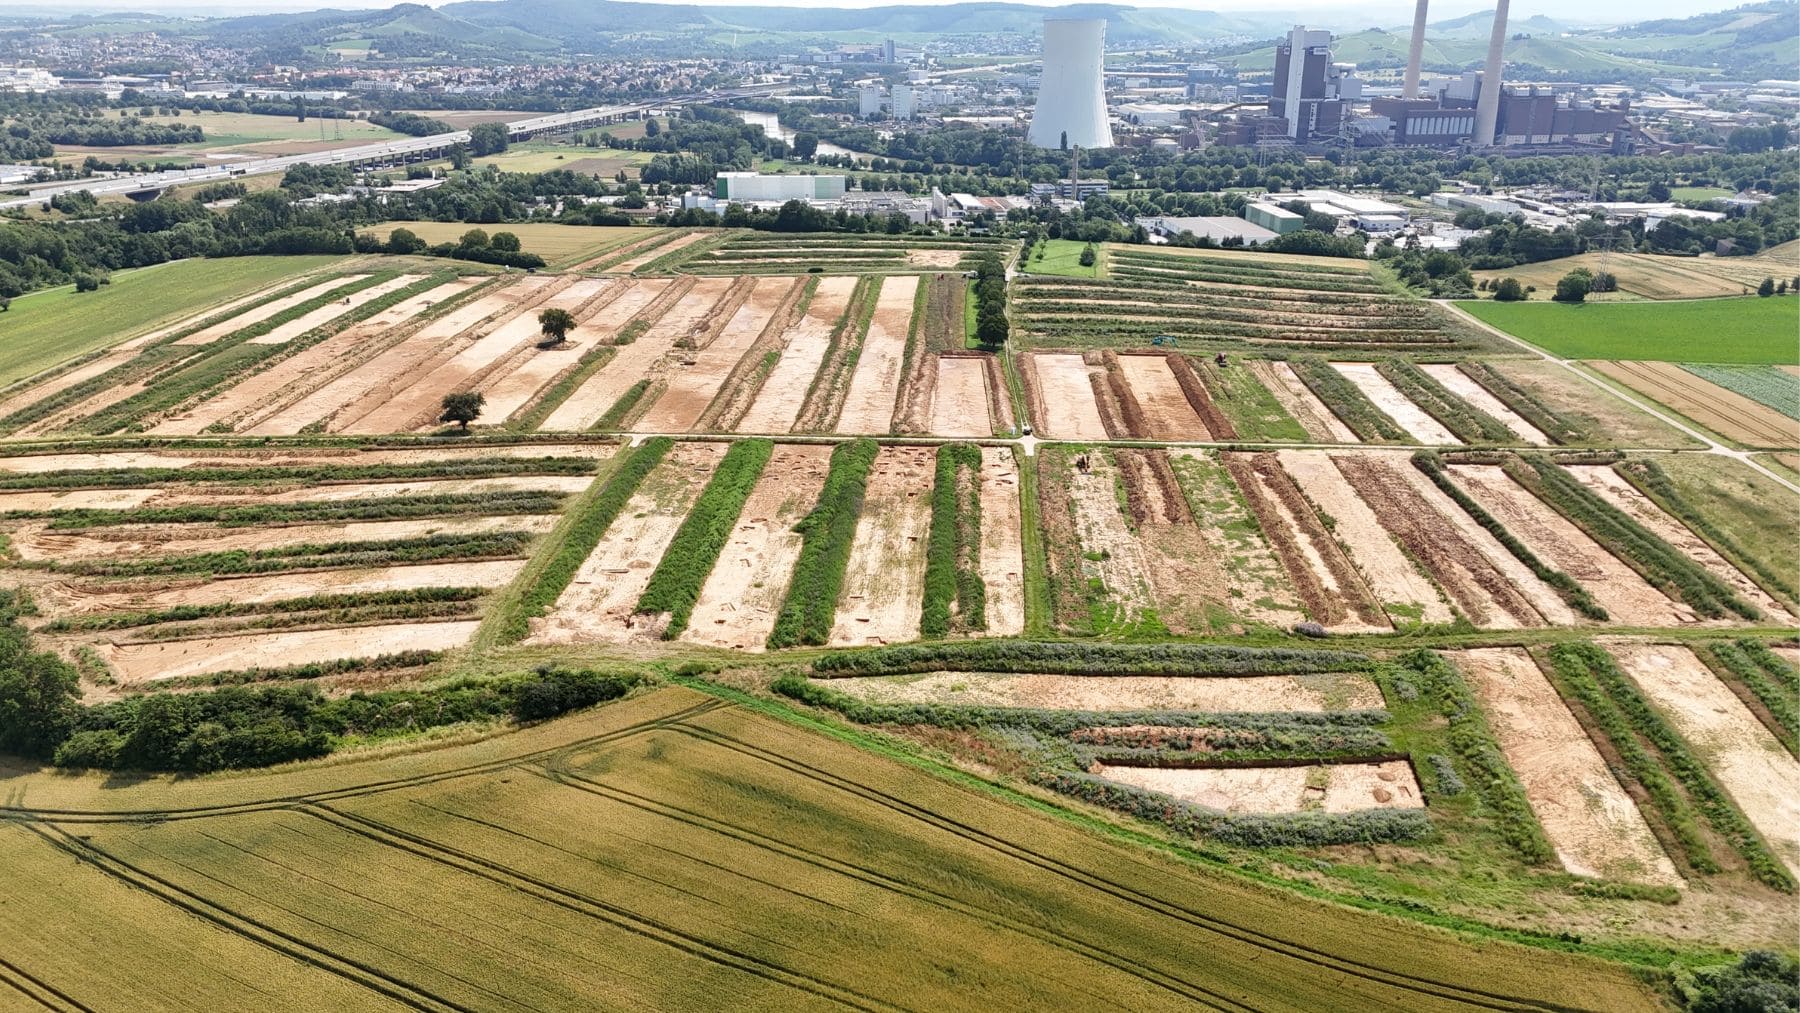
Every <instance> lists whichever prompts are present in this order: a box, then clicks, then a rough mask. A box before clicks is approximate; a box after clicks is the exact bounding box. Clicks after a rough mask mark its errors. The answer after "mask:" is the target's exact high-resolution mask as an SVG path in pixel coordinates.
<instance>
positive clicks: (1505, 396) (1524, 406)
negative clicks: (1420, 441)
mask: <svg viewBox="0 0 1800 1013" xmlns="http://www.w3.org/2000/svg"><path fill="white" fill-rule="evenodd" d="M1456 368H1458V369H1460V370H1462V372H1463V375H1465V376H1467V377H1468V378H1469V379H1471V380H1473V381H1475V382H1476V383H1478V384H1480V385H1481V387H1482V388H1483V389H1484V390H1486V391H1487V392H1488V393H1489V394H1492V395H1494V397H1496V398H1498V399H1499V401H1500V403H1501V404H1503V405H1505V406H1506V407H1508V408H1511V409H1512V410H1513V411H1514V413H1516V414H1517V415H1518V416H1519V417H1520V418H1522V419H1524V420H1525V421H1527V422H1529V423H1531V424H1532V425H1534V426H1536V427H1537V429H1538V431H1539V432H1541V433H1543V434H1544V435H1545V436H1547V437H1549V438H1550V441H1551V442H1552V443H1579V442H1581V441H1582V440H1584V439H1586V438H1587V430H1586V429H1585V428H1584V427H1583V426H1581V425H1580V424H1578V423H1577V422H1575V420H1574V419H1571V418H1569V417H1568V416H1567V415H1564V414H1563V413H1561V412H1559V411H1556V410H1555V409H1553V408H1551V407H1550V406H1549V405H1546V404H1544V402H1542V401H1540V400H1538V397H1537V395H1535V394H1533V393H1532V392H1531V391H1529V390H1526V389H1525V388H1524V387H1522V386H1520V385H1519V384H1517V383H1514V382H1513V381H1512V380H1510V379H1508V378H1507V377H1505V376H1503V375H1501V373H1500V371H1499V370H1497V369H1495V368H1494V367H1493V366H1491V365H1489V364H1488V363H1486V362H1483V361H1481V360H1480V359H1465V360H1464V361H1462V362H1460V363H1458V364H1457V367H1456Z"/></svg>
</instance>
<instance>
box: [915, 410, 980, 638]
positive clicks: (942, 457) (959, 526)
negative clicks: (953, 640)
mask: <svg viewBox="0 0 1800 1013" xmlns="http://www.w3.org/2000/svg"><path fill="white" fill-rule="evenodd" d="M980 475H981V448H980V447H977V446H975V445H974V444H972V443H947V444H945V445H944V446H941V447H939V448H938V453H937V475H936V480H935V483H934V484H933V486H932V490H931V533H930V535H929V537H928V538H927V541H926V549H925V602H924V608H923V610H922V613H921V615H920V619H919V632H920V633H921V634H922V635H923V636H925V637H926V638H928V639H938V638H941V637H944V636H946V635H947V634H948V633H949V632H950V629H951V626H952V625H953V623H954V625H956V626H958V627H960V628H962V629H968V630H984V629H986V628H987V585H986V583H984V582H983V581H982V579H981V565H980V564H981V479H980ZM953 617H954V618H953Z"/></svg>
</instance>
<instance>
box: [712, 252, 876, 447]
mask: <svg viewBox="0 0 1800 1013" xmlns="http://www.w3.org/2000/svg"><path fill="white" fill-rule="evenodd" d="M856 283H857V279H856V278H854V277H850V276H836V277H831V278H822V279H820V280H819V285H818V288H817V289H815V290H814V292H813V297H812V301H811V302H809V303H808V304H807V306H806V313H805V315H804V316H802V317H801V318H800V319H799V321H797V322H796V323H795V324H794V325H793V326H792V327H790V328H788V331H787V334H785V335H783V341H784V347H783V349H782V352H781V358H780V360H779V361H777V362H776V363H775V368H774V369H772V370H770V371H769V377H768V379H767V380H765V381H763V385H762V390H760V391H758V392H757V395H756V400H755V401H754V402H752V403H751V405H750V410H749V411H747V412H745V413H744V417H743V418H742V419H740V420H738V424H737V431H738V432H740V433H785V432H788V431H790V430H792V429H793V428H794V423H795V421H796V420H798V419H799V417H800V409H801V407H802V406H803V405H805V403H806V394H807V391H808V389H809V388H811V386H812V382H813V377H815V376H817V375H818V372H819V364H820V363H821V362H823V361H824V360H825V353H826V351H827V350H829V349H830V347H831V332H832V331H834V330H836V329H837V325H838V321H839V320H840V319H842V318H843V316H844V313H845V311H847V310H848V309H849V307H850V296H851V295H852V294H853V293H854V292H855V291H856Z"/></svg>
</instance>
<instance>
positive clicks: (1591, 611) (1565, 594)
mask: <svg viewBox="0 0 1800 1013" xmlns="http://www.w3.org/2000/svg"><path fill="white" fill-rule="evenodd" d="M1412 460H1413V466H1414V467H1416V468H1418V469H1419V470H1420V471H1422V472H1424V473H1425V476H1426V477H1427V478H1429V479H1431V483H1432V484H1433V485H1435V486H1437V487H1438V488H1439V489H1441V490H1443V492H1444V495H1446V496H1449V497H1450V498H1451V499H1452V500H1454V501H1455V502H1456V505H1457V506H1459V507H1461V508H1462V510H1463V512H1464V513H1466V514H1468V515H1469V517H1470V518H1471V519H1473V520H1474V521H1475V523H1477V524H1479V525H1481V526H1482V528H1484V529H1485V530H1486V531H1487V532H1488V533H1489V534H1491V535H1493V536H1494V539H1495V540H1496V541H1498V542H1499V543H1500V544H1501V545H1503V546H1505V547H1506V551H1508V552H1510V553H1512V554H1513V556H1514V558H1516V559H1518V561H1519V562H1521V563H1524V564H1525V566H1526V568H1527V569H1529V570H1530V571H1531V572H1532V573H1533V574H1534V575H1535V576H1536V577H1537V579H1539V580H1541V581H1543V582H1544V583H1546V584H1548V585H1550V588H1551V590H1553V591H1555V592H1556V593H1557V595H1558V596H1559V597H1561V598H1562V600H1563V601H1565V602H1567V603H1568V605H1569V607H1570V608H1572V609H1574V610H1575V611H1577V612H1579V613H1581V614H1582V615H1583V616H1586V617H1587V618H1589V619H1594V620H1597V621H1600V622H1604V621H1606V619H1607V618H1608V616H1607V612H1606V609H1604V608H1602V607H1601V606H1600V603H1599V602H1597V601H1595V600H1594V596H1593V595H1592V594H1590V593H1589V592H1588V589H1587V588H1585V587H1582V586H1581V585H1580V584H1579V583H1577V582H1576V581H1575V578H1574V577H1571V576H1569V575H1568V574H1566V573H1564V572H1563V571H1561V570H1558V569H1555V568H1553V567H1551V566H1550V565H1549V564H1548V563H1546V562H1544V561H1543V560H1541V559H1539V558H1538V557H1537V554H1536V553H1534V552H1532V551H1531V550H1530V549H1528V548H1526V547H1525V543H1524V542H1521V541H1519V540H1518V538H1516V537H1514V536H1513V533H1512V532H1511V531H1508V530H1507V529H1506V525H1504V524H1502V523H1500V521H1499V520H1498V519H1496V518H1495V517H1494V515H1493V514H1490V513H1488V512H1487V510H1486V509H1485V508H1483V507H1482V505H1481V504H1480V503H1477V502H1475V500H1474V499H1473V498H1472V497H1471V496H1470V495H1469V494H1468V493H1466V492H1463V490H1462V487H1461V486H1459V485H1457V484H1456V483H1455V482H1452V481H1450V476H1449V474H1448V473H1446V472H1445V471H1444V462H1443V459H1442V458H1440V457H1439V456H1438V455H1437V454H1436V453H1435V452H1433V451H1430V450H1421V451H1419V452H1417V453H1415V454H1413V459H1412Z"/></svg>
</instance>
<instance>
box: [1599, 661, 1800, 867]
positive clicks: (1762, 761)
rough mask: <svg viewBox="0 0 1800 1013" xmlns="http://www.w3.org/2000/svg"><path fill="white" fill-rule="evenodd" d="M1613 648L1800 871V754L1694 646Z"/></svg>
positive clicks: (1754, 821) (1752, 819)
mask: <svg viewBox="0 0 1800 1013" xmlns="http://www.w3.org/2000/svg"><path fill="white" fill-rule="evenodd" d="M1607 649H1608V650H1609V651H1611V652H1612V653H1613V656H1614V657H1615V658H1617V659H1619V667H1621V668H1623V669H1624V670H1625V671H1626V672H1627V673H1628V674H1629V675H1630V676H1631V678H1632V679H1633V680H1634V681H1635V682H1636V683H1637V684H1638V686H1639V687H1640V688H1642V689H1643V691H1644V695H1645V696H1647V697H1649V698H1650V700H1651V701H1652V702H1653V703H1655V704H1656V706H1657V708H1658V709H1660V710H1661V711H1662V712H1663V715H1664V716H1665V717H1667V718H1668V719H1669V722H1670V723H1671V724H1673V725H1674V726H1675V730H1676V731H1678V732H1680V733H1681V737H1682V738H1684V739H1686V740H1687V741H1688V744H1689V745H1691V746H1693V748H1694V752H1695V753H1697V754H1698V755H1699V756H1700V758H1701V759H1702V760H1704V761H1705V763H1706V765H1707V766H1708V767H1710V768H1712V773H1713V776H1714V777H1716V778H1718V781H1719V786H1720V787H1722V788H1724V789H1725V790H1726V792H1728V793H1730V795H1731V797H1732V799H1733V800H1734V801H1736V802H1737V804H1738V806H1739V808H1741V809H1743V811H1744V815H1745V816H1746V817H1748V818H1749V820H1750V822H1751V824H1752V825H1754V826H1755V827H1756V829H1757V830H1759V831H1761V832H1762V835H1763V838H1764V839H1765V840H1767V841H1768V842H1769V847H1770V848H1772V849H1774V851H1775V854H1776V855H1777V856H1779V857H1780V858H1781V861H1782V862H1783V863H1784V864H1785V865H1787V867H1788V869H1789V871H1791V872H1793V873H1794V874H1795V875H1800V762H1797V761H1795V759H1794V756H1793V754H1792V753H1789V752H1788V751H1787V750H1786V749H1785V748H1783V747H1782V745H1781V743H1779V742H1777V741H1775V737H1774V736H1773V735H1770V734H1769V730H1768V729H1767V728H1764V727H1763V725H1762V722H1760V721H1758V720H1757V719H1756V716H1755V715H1753V714H1751V713H1750V711H1749V709H1748V708H1746V707H1745V706H1744V703H1743V701H1742V700H1739V699H1738V697H1737V694H1735V693H1733V692H1732V691H1731V690H1730V689H1729V688H1728V687H1726V685H1725V684H1724V683H1722V682H1720V681H1719V680H1718V678H1717V677H1716V676H1714V675H1713V674H1712V672H1711V671H1709V670H1708V669H1707V667H1706V666H1705V665H1704V664H1702V663H1701V662H1700V659H1699V658H1696V657H1695V656H1694V652H1693V651H1691V650H1689V649H1687V648H1685V647H1676V646H1672V645H1668V644H1612V645H1608V647H1607Z"/></svg>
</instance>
